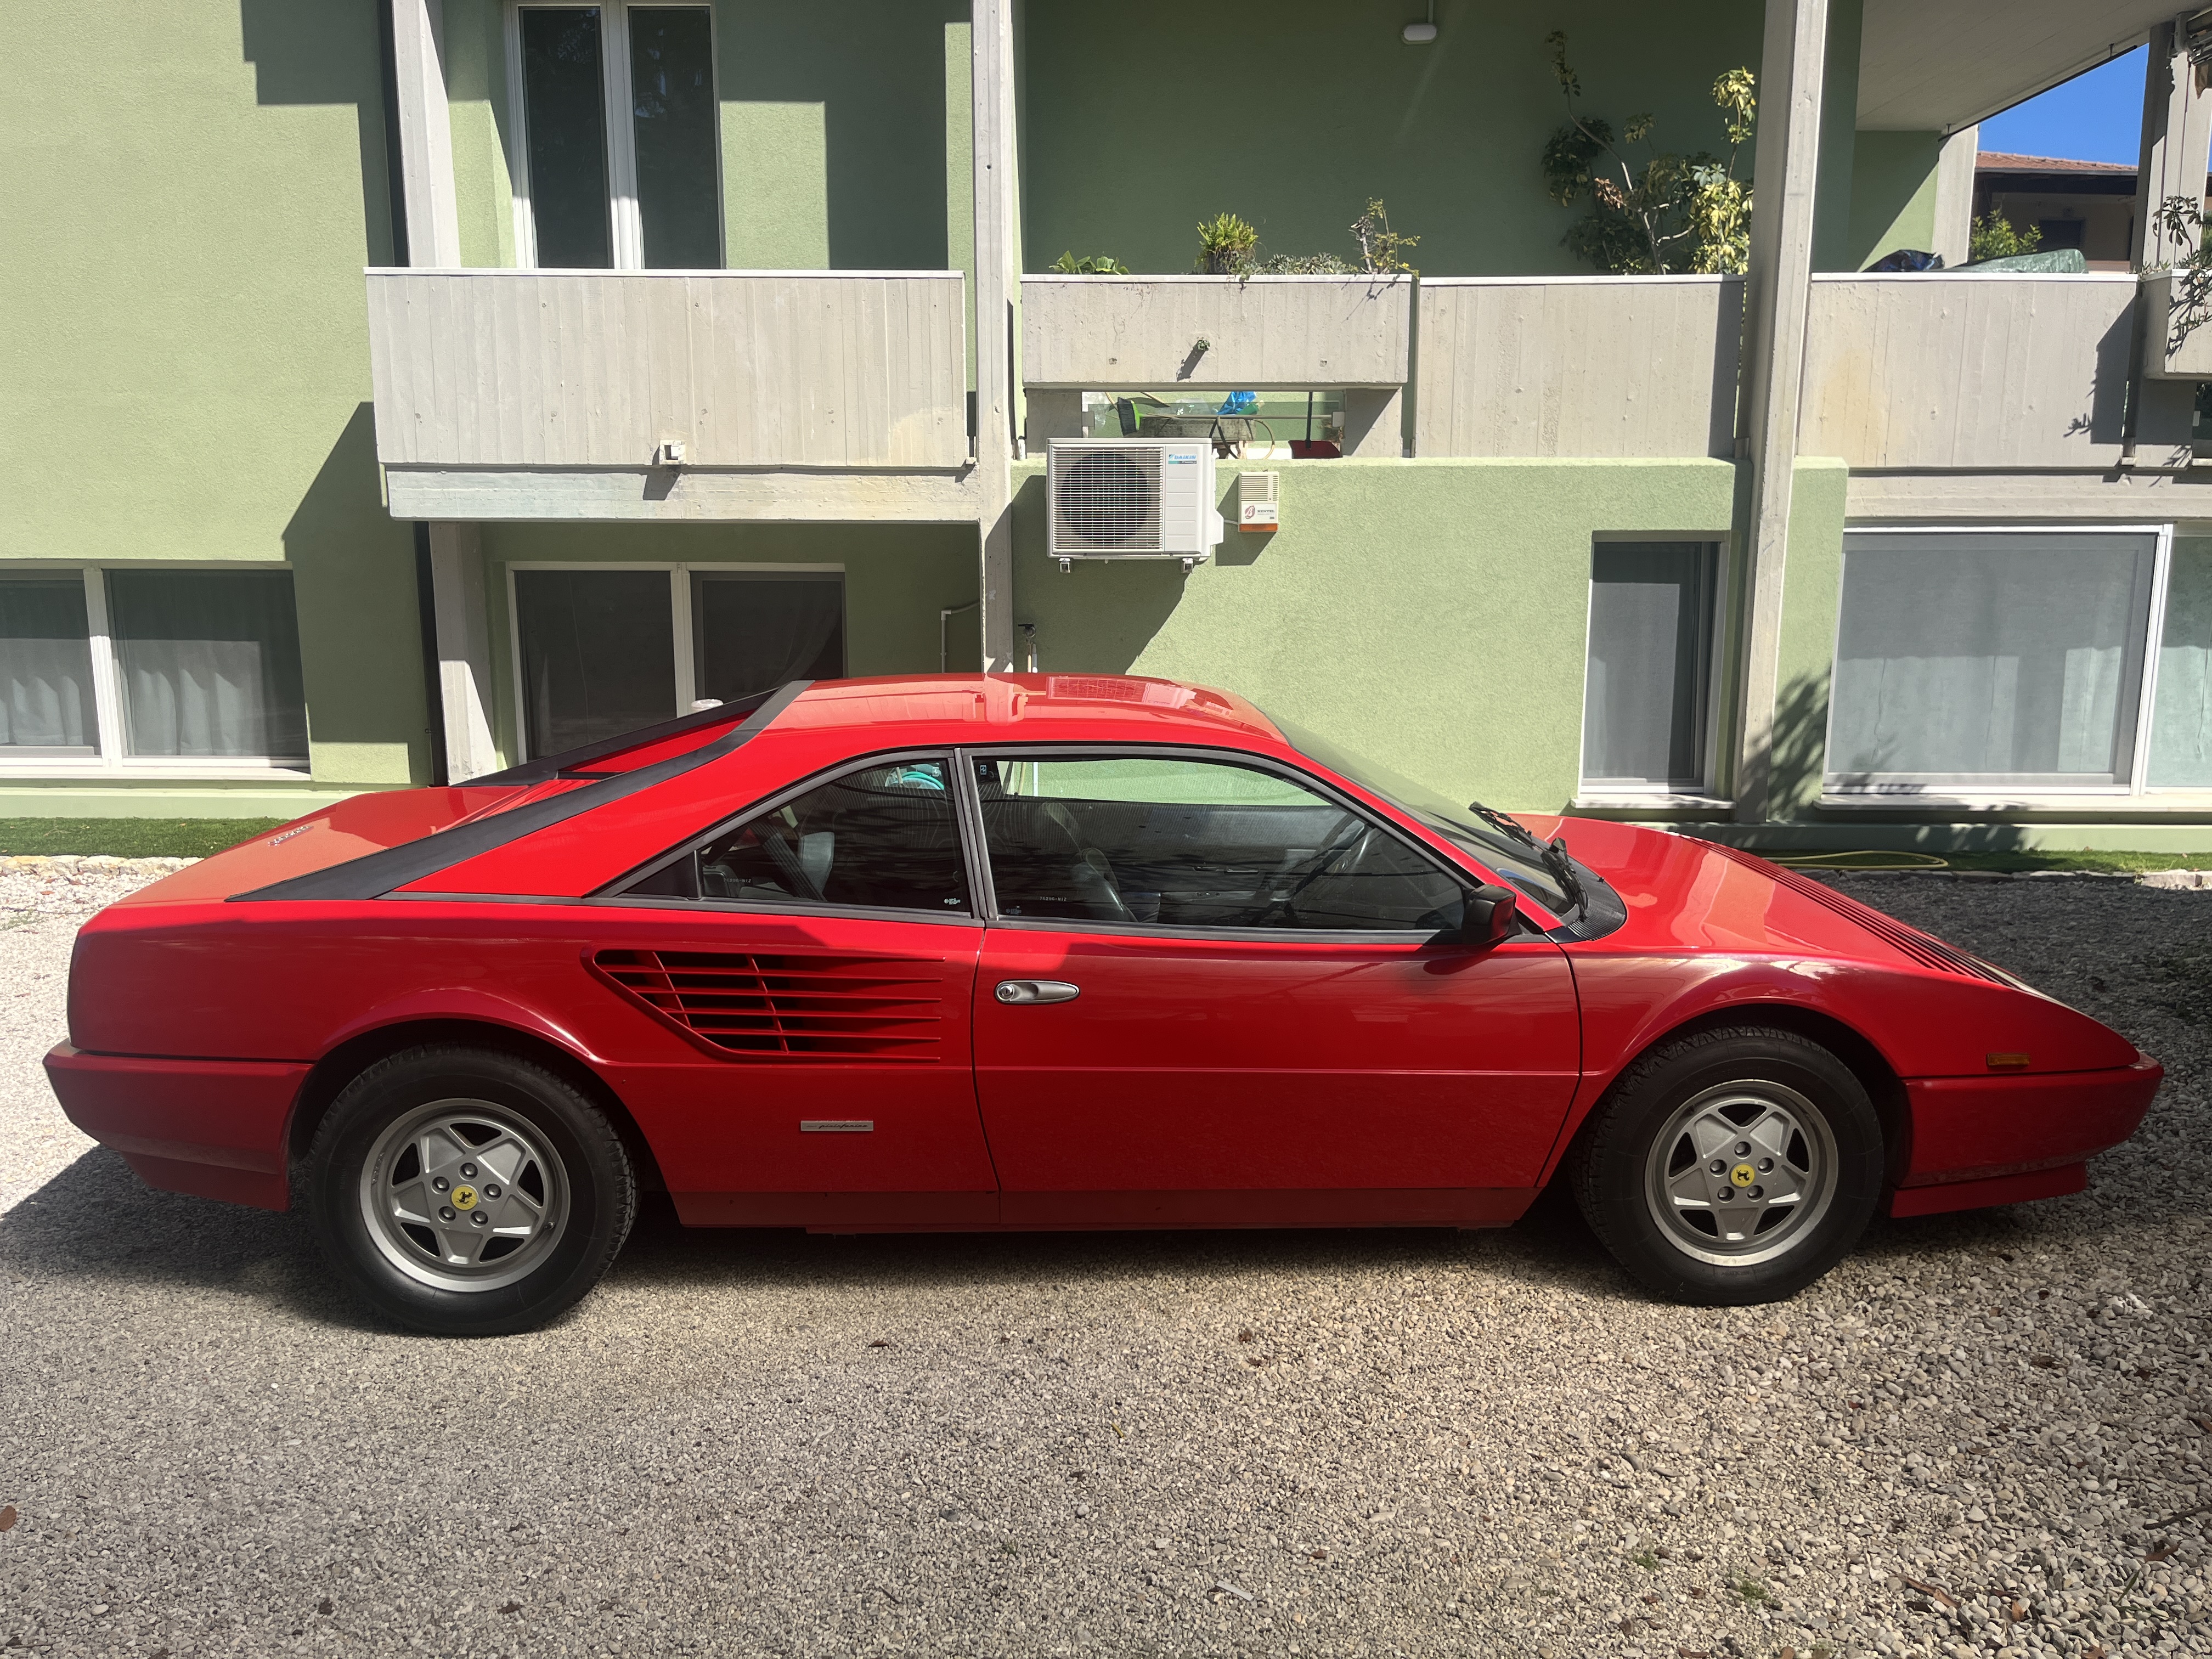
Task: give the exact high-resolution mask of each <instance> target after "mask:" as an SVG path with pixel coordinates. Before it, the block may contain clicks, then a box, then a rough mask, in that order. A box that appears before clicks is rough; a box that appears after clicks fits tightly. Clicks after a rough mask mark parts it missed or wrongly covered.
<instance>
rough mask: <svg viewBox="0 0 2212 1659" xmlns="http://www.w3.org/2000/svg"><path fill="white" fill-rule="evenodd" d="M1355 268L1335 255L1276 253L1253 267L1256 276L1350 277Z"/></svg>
mask: <svg viewBox="0 0 2212 1659" xmlns="http://www.w3.org/2000/svg"><path fill="white" fill-rule="evenodd" d="M1353 270H1354V267H1353V266H1352V265H1350V264H1346V262H1345V261H1344V260H1342V259H1340V258H1337V257H1336V255H1334V253H1275V254H1270V255H1269V256H1268V257H1267V258H1265V259H1262V260H1261V261H1260V262H1259V263H1258V264H1255V265H1254V266H1253V267H1252V273H1253V275H1255V276H1351V275H1352V272H1353Z"/></svg>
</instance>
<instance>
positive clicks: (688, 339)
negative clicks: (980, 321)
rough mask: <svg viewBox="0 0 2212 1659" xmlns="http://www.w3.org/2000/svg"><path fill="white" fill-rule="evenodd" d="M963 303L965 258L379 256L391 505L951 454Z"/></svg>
mask: <svg viewBox="0 0 2212 1659" xmlns="http://www.w3.org/2000/svg"><path fill="white" fill-rule="evenodd" d="M964 305H965V299H964V289H963V281H962V277H961V275H960V273H959V272H958V271H735V270H732V271H707V272H697V271H690V272H653V271H573V270H563V271H529V270H372V271H370V272H369V273H368V319H369V343H370V353H371V374H372V378H373V381H374V390H375V398H376V442H377V454H378V459H380V460H381V461H382V462H383V463H384V465H385V468H386V477H387V479H388V481H389V489H390V492H391V496H392V511H393V513H395V514H398V515H399V516H401V517H413V518H529V517H538V518H542V517H592V518H599V517H608V516H616V517H623V516H639V517H671V516H686V515H687V514H690V513H696V514H697V515H701V516H718V515H719V513H720V511H721V510H723V509H726V508H731V507H736V506H741V505H742V502H741V501H738V500H737V499H736V498H737V497H738V496H742V497H744V499H747V500H754V499H758V500H760V501H763V502H764V503H765V504H766V505H768V506H773V505H774V504H775V499H777V498H778V492H781V495H783V496H791V495H793V492H797V494H799V495H811V496H817V497H822V496H824V486H823V483H822V482H821V480H822V479H823V478H824V477H827V478H828V479H829V480H831V481H832V482H833V484H834V483H835V481H836V480H838V479H840V478H842V479H843V480H845V481H846V486H845V487H846V488H847V493H848V494H850V493H852V485H851V481H852V480H854V478H856V477H857V478H859V479H861V480H865V479H866V477H868V475H873V474H884V475H912V474H917V473H919V474H938V475H947V476H949V475H952V474H955V473H957V472H958V471H960V470H961V469H963V467H964V466H965V465H966V463H967V460H968V456H969V439H968V416H967V340H966V330H965V321H964ZM810 479H811V480H812V482H810ZM945 481H946V480H945V477H939V478H937V479H934V480H931V481H929V482H930V483H931V484H932V485H933V487H935V486H941V485H943V484H944V483H945ZM911 493H912V491H911V488H910V487H908V494H909V495H911ZM936 493H938V494H943V493H945V492H944V490H943V489H941V488H937V489H936ZM835 494H836V489H835V488H830V489H829V491H828V495H829V496H834V495H835ZM878 498H881V499H878ZM825 499H826V497H825ZM854 499H855V502H856V504H858V505H861V506H864V507H870V508H871V509H872V510H874V511H878V512H883V511H888V512H891V513H898V512H899V508H898V507H897V505H896V503H895V502H891V501H890V497H889V495H887V494H886V491H885V489H876V490H875V491H874V494H873V495H870V494H869V493H868V491H867V490H866V489H862V490H861V491H860V494H859V495H855V497H854ZM908 515H909V516H911V515H914V514H912V513H908ZM799 516H811V514H809V513H800V514H799ZM825 516H836V514H835V513H834V512H830V513H825ZM919 516H939V513H938V511H936V510H932V511H928V512H924V513H920V514H919Z"/></svg>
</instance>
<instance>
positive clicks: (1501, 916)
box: [1459, 886, 1516, 950]
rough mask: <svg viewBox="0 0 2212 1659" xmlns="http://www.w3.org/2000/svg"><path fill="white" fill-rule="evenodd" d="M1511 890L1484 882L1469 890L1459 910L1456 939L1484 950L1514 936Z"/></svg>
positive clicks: (1514, 913)
mask: <svg viewBox="0 0 2212 1659" xmlns="http://www.w3.org/2000/svg"><path fill="white" fill-rule="evenodd" d="M1515 915H1516V910H1515V908H1514V896H1513V890H1512V889H1511V888H1510V887H1491V886H1483V887H1478V888H1476V889H1474V891H1472V892H1470V893H1469V894H1468V896H1467V898H1466V900H1465V901H1464V905H1463V908H1462V910H1461V913H1460V925H1459V943H1460V944H1462V945H1473V946H1474V948H1475V949H1477V950H1485V949H1487V948H1488V947H1489V946H1491V945H1498V944H1502V943H1503V942H1504V940H1506V939H1510V938H1511V937H1512V936H1513V920H1514V917H1515Z"/></svg>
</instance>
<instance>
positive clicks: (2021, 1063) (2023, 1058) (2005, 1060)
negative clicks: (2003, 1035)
mask: <svg viewBox="0 0 2212 1659" xmlns="http://www.w3.org/2000/svg"><path fill="white" fill-rule="evenodd" d="M1988 1059H1989V1063H1990V1070H1991V1071H1992V1072H2024V1071H2026V1070H2027V1055H2026V1054H1990V1056H1988Z"/></svg>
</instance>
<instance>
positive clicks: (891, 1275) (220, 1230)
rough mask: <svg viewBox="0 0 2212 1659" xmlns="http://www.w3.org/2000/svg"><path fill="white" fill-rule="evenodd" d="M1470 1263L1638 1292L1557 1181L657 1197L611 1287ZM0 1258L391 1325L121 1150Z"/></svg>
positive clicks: (283, 1246)
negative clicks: (1074, 1227) (932, 1204)
mask: <svg viewBox="0 0 2212 1659" xmlns="http://www.w3.org/2000/svg"><path fill="white" fill-rule="evenodd" d="M1416 1264H1427V1265H1431V1266H1434V1267H1463V1268H1465V1269H1466V1270H1467V1271H1468V1272H1470V1273H1478V1274H1482V1275H1486V1276H1494V1277H1497V1278H1499V1279H1504V1280H1506V1281H1509V1282H1511V1283H1513V1284H1516V1285H1520V1286H1522V1287H1523V1288H1530V1289H1539V1290H1542V1289H1551V1290H1556V1291H1560V1292H1562V1293H1572V1294H1577V1295H1580V1296H1585V1297H1600V1298H1602V1299H1606V1300H1615V1299H1626V1298H1632V1296H1633V1292H1632V1289H1631V1287H1630V1286H1629V1285H1628V1283H1627V1281H1626V1279H1624V1278H1623V1277H1622V1276H1621V1275H1620V1273H1619V1272H1618V1270H1617V1269H1615V1267H1613V1263H1612V1262H1611V1261H1609V1260H1608V1259H1607V1257H1606V1255H1604V1253H1603V1251H1602V1250H1601V1249H1600V1248H1599V1247H1598V1245H1597V1243H1596V1242H1595V1240H1594V1239H1593V1238H1592V1237H1591V1236H1590V1233H1589V1230H1588V1229H1587V1228H1586V1227H1585V1226H1584V1225H1583V1221H1582V1218H1581V1217H1580V1216H1579V1215H1578V1214H1577V1212H1576V1211H1575V1207H1574V1205H1573V1203H1572V1202H1571V1200H1569V1199H1567V1197H1566V1196H1565V1194H1563V1193H1561V1192H1559V1191H1558V1190H1557V1189H1554V1190H1553V1191H1552V1192H1549V1193H1547V1194H1545V1195H1544V1196H1543V1197H1542V1198H1541V1199H1540V1200H1538V1201H1537V1203H1536V1205H1535V1206H1534V1207H1533V1208H1532V1209H1531V1210H1530V1211H1529V1212H1528V1214H1527V1215H1526V1216H1525V1217H1523V1218H1522V1220H1521V1221H1520V1222H1519V1223H1518V1224H1516V1225H1515V1226H1513V1227H1510V1228H1507V1229H1504V1230H1500V1231H1482V1232H1467V1233H1461V1232H1450V1231H1439V1230H1435V1229H1374V1230H1365V1229H1361V1230H1340V1231H1220V1232H1212V1231H1180V1232H1037V1233H909V1234H881V1233H877V1234H858V1235H841V1234H819V1235H817V1234H808V1233H803V1232H798V1231H787V1230H754V1229H739V1228H712V1229H708V1228H690V1227H685V1226H684V1225H682V1224H680V1223H679V1222H678V1220H677V1219H676V1215H675V1212H674V1210H673V1209H672V1208H671V1206H670V1205H669V1203H668V1201H667V1200H666V1199H665V1197H664V1196H661V1195H659V1194H648V1195H647V1197H646V1199H645V1201H644V1202H643V1203H642V1205H641V1207H640V1213H639V1217H638V1222H637V1225H636V1227H635V1229H634V1230H633V1231H632V1232H631V1234H630V1239H629V1244H628V1246H627V1247H625V1249H623V1254H622V1256H621V1258H620V1260H619V1261H617V1262H616V1264H615V1267H614V1269H613V1272H612V1273H611V1274H610V1275H609V1279H608V1282H609V1284H610V1285H619V1286H621V1287H623V1289H625V1290H629V1291H638V1290H650V1289H651V1288H653V1286H656V1285H665V1286H671V1287H674V1286H678V1285H680V1286H683V1287H685V1288H687V1289H696V1288H701V1287H709V1288H711V1287H716V1286H725V1287H726V1286H731V1285H746V1286H754V1287H757V1288H759V1289H761V1290H763V1291H789V1290H805V1289H817V1290H821V1291H843V1292H852V1291H860V1292H867V1291H880V1292H893V1291H917V1290H932V1289H944V1288H957V1287H958V1286H961V1285H972V1286H974V1287H975V1288H976V1289H978V1290H980V1291H992V1290H1001V1289H1006V1288H1008V1287H1014V1286H1019V1285H1026V1284H1031V1283H1034V1282H1035V1281H1036V1280H1038V1279H1052V1280H1054V1281H1055V1282H1058V1283H1070V1282H1097V1283H1104V1282H1111V1281H1114V1280H1117V1279H1129V1278H1145V1277H1150V1276H1153V1275H1157V1274H1167V1273H1171V1274H1174V1275H1175V1276H1176V1277H1177V1278H1180V1279H1186V1280H1188V1279H1200V1280H1206V1279H1219V1280H1222V1281H1225V1282H1226V1281H1232V1280H1237V1279H1246V1278H1249V1277H1252V1276H1254V1275H1264V1274H1271V1273H1285V1274H1290V1275H1292V1276H1296V1277H1299V1278H1306V1279H1314V1278H1328V1277H1330V1276H1333V1275H1334V1274H1338V1273H1371V1272H1373V1271H1375V1270H1376V1269H1377V1268H1381V1267H1391V1266H1407V1265H1416ZM0 1267H8V1268H10V1269H12V1270H14V1271H15V1272H16V1273H20V1274H22V1275H24V1276H26V1277H28V1278H36V1279H49V1280H52V1279H82V1280H85V1281H88V1282H89V1281H104V1282H109V1283H115V1284H120V1285H132V1286H137V1287H140V1288H151V1289H155V1290H159V1289H161V1288H163V1287H165V1286H167V1287H175V1288H178V1289H185V1288H191V1289H228V1290H231V1291H236V1292H240V1293H243V1294H246V1295H250V1296H254V1297H260V1298H263V1299H264V1300H265V1301H267V1302H268V1303H269V1304H271V1306H272V1307H273V1308H275V1309H276V1310H282V1311H283V1312H285V1313H288V1314H290V1315H292V1316H295V1317H297V1318H300V1319H303V1320H307V1321H311V1322H319V1323H325V1324H330V1325H334V1326H337V1327H341V1328H349V1329H364V1330H366V1329H381V1328H384V1327H383V1325H382V1323H381V1322H380V1320H379V1319H378V1318H377V1317H376V1316H374V1315H372V1314H370V1313H369V1312H368V1311H367V1310H364V1309H362V1308H360V1307H359V1306H358V1305H357V1304H356V1303H355V1302H354V1300H353V1298H352V1297H350V1296H349V1294H348V1293H347V1292H346V1291H344V1290H343V1288H342V1287H341V1286H340V1285H337V1283H336V1282H335V1280H334V1279H332V1277H331V1274H330V1273H329V1272H328V1270H327V1268H326V1267H325V1264H324V1261H323V1259H322V1255H321V1253H320V1250H319V1248H318V1246H317V1244H316V1243H315V1240H314V1237H313V1233H312V1231H311V1229H310V1227H309V1225H308V1223H307V1218H306V1216H305V1215H304V1214H303V1213H301V1212H292V1213H289V1214H277V1213H274V1212H270V1211H266V1210H254V1209H247V1208H245V1207H243V1206H237V1205H230V1204H220V1203H216V1202H214V1201H212V1200H206V1199H196V1198H187V1197H183V1196H180V1195H179V1194H173V1193H161V1192H155V1191H153V1190H151V1189H150V1188H147V1187H146V1186H144V1185H143V1183H142V1182H140V1181H139V1180H138V1178H137V1176H135V1175H133V1174H132V1173H131V1170H130V1168H129V1166H128V1165H126V1164H125V1163H124V1162H123V1160H122V1159H121V1158H118V1156H116V1155H115V1154H114V1153H112V1152H107V1151H106V1150H104V1149H95V1150H94V1151H91V1152H87V1153H85V1154H84V1155H83V1156H82V1158H78V1159H77V1160H76V1163H74V1164H70V1166H69V1167H68V1168H67V1169H65V1170H63V1171H62V1172H61V1173H60V1174H59V1175H58V1176H55V1177H54V1178H53V1179H52V1181H50V1182H47V1183H46V1185H45V1186H44V1187H42V1188H40V1189H39V1190H38V1191H37V1192H36V1193H35V1194H33V1195H32V1196H31V1197H29V1198H28V1199H26V1200H24V1201H23V1202H22V1203H21V1205H19V1206H17V1207H16V1208H15V1210H14V1211H13V1212H10V1213H9V1214H8V1215H6V1216H5V1217H0Z"/></svg>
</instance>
